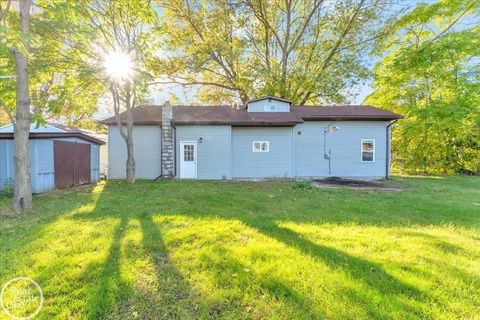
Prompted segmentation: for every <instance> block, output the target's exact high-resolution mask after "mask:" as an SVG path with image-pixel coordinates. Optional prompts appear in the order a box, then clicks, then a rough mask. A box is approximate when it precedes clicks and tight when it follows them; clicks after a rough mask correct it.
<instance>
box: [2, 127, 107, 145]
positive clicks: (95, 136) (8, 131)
mask: <svg viewBox="0 0 480 320" xmlns="http://www.w3.org/2000/svg"><path fill="white" fill-rule="evenodd" d="M13 135H14V132H13V125H12V124H7V125H5V126H3V127H0V139H13ZM29 138H30V139H56V138H57V139H59V138H79V139H82V140H85V141H88V142H91V143H94V144H98V145H103V144H105V142H106V140H107V137H106V135H102V134H99V133H97V132H94V131H91V130H84V129H80V128H75V127H68V126H64V125H62V124H58V123H47V124H46V125H40V126H36V125H35V124H32V125H31V126H30V135H29Z"/></svg>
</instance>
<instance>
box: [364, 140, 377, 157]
mask: <svg viewBox="0 0 480 320" xmlns="http://www.w3.org/2000/svg"><path fill="white" fill-rule="evenodd" d="M361 148H362V154H361V157H362V162H375V140H374V139H362V147H361Z"/></svg>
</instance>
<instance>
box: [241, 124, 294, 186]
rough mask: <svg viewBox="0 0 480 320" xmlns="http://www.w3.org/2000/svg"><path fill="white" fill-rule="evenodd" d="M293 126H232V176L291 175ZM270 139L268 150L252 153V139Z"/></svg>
mask: <svg viewBox="0 0 480 320" xmlns="http://www.w3.org/2000/svg"><path fill="white" fill-rule="evenodd" d="M292 130H293V129H292V128H280V127H279V128H235V127H234V128H232V159H233V167H232V172H233V178H291V177H293V141H292V140H293V137H292V133H293V131H292ZM257 140H259V141H269V142H270V151H269V152H253V151H252V142H253V141H257Z"/></svg>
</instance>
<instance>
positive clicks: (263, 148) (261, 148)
mask: <svg viewBox="0 0 480 320" xmlns="http://www.w3.org/2000/svg"><path fill="white" fill-rule="evenodd" d="M252 148H253V152H269V149H270V142H269V141H253V145H252Z"/></svg>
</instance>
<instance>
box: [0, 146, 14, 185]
mask: <svg viewBox="0 0 480 320" xmlns="http://www.w3.org/2000/svg"><path fill="white" fill-rule="evenodd" d="M13 151H14V149H13V140H0V190H3V189H4V187H5V186H6V184H7V183H8V182H7V181H8V180H13V179H14V178H15V168H14V167H13Z"/></svg>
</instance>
